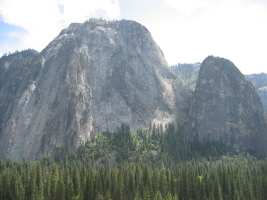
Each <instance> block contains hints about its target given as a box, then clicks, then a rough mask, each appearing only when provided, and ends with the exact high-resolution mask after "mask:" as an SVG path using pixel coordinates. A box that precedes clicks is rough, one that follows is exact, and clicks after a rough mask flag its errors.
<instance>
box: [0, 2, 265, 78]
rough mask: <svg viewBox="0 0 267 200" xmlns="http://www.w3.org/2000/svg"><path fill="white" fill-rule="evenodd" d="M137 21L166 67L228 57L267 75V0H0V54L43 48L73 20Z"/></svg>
mask: <svg viewBox="0 0 267 200" xmlns="http://www.w3.org/2000/svg"><path fill="white" fill-rule="evenodd" d="M91 17H98V18H100V17H101V18H104V19H109V20H113V19H118V20H119V19H129V20H135V21H137V22H139V23H141V24H143V25H144V26H146V27H147V28H148V30H149V31H150V32H151V34H152V36H153V38H154V40H155V41H156V42H157V44H158V45H159V46H160V48H161V49H162V50H163V52H164V55H165V58H166V60H167V61H168V63H169V64H170V65H172V64H177V63H194V62H202V61H203V60H204V59H205V57H207V56H208V55H214V56H220V57H224V58H227V59H229V60H231V61H233V62H234V63H235V65H236V66H237V67H238V68H239V69H240V70H241V72H243V73H244V74H250V73H260V72H265V73H267V55H266V54H267V36H266V35H267V1H266V0H97V1H95V0H75V1H73V0H23V1H21V0H0V56H1V55H2V54H4V53H8V52H14V51H15V50H22V49H27V48H33V49H36V50H38V51H41V50H42V49H43V48H45V46H46V45H47V44H48V43H49V42H51V41H52V40H53V39H54V38H55V37H56V36H57V35H58V34H59V32H60V31H61V30H62V29H63V28H66V27H68V26H69V24H70V23H72V22H84V21H85V20H87V19H89V18H91Z"/></svg>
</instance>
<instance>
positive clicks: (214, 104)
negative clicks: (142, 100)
mask: <svg viewBox="0 0 267 200" xmlns="http://www.w3.org/2000/svg"><path fill="white" fill-rule="evenodd" d="M256 127H257V128H256ZM266 129H267V125H266V119H265V116H264V111H263V107H262V104H261V101H260V98H259V96H258V95H257V93H256V92H255V88H254V86H253V85H252V84H251V83H250V82H248V81H246V80H245V78H244V76H243V75H242V74H241V72H240V71H239V70H238V69H237V68H236V67H235V65H234V64H233V63H232V62H231V61H229V60H227V59H224V58H218V57H213V56H209V57H207V58H206V59H205V60H204V61H203V63H202V66H201V68H200V72H199V77H198V80H197V84H196V90H195V93H194V95H193V99H192V103H191V108H190V114H189V123H188V130H187V133H188V135H187V137H188V138H190V137H191V138H196V139H197V140H199V141H206V140H221V141H223V142H226V143H229V144H232V145H234V146H236V147H237V148H246V149H251V150H253V151H255V152H256V153H257V154H258V155H262V156H265V157H266V156H267V151H266V148H265V147H264V145H265V143H266V141H267V134H266Z"/></svg>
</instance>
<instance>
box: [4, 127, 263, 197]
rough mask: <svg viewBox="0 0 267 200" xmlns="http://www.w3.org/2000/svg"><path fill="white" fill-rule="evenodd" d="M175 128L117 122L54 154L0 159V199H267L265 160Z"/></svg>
mask: <svg viewBox="0 0 267 200" xmlns="http://www.w3.org/2000/svg"><path fill="white" fill-rule="evenodd" d="M182 130H183V128H182V126H181V127H180V128H179V129H178V130H177V131H175V130H174V126H173V124H169V125H168V126H166V127H165V131H163V128H162V127H161V126H158V127H156V126H155V125H151V128H150V129H149V130H147V131H142V130H141V131H138V132H136V133H133V132H131V131H130V128H129V126H128V125H127V124H122V126H121V128H120V129H119V130H118V132H116V133H108V132H107V133H101V134H98V135H96V136H95V137H94V139H92V140H91V141H88V142H87V143H86V144H85V145H84V146H83V147H81V148H80V149H79V150H78V152H77V153H75V154H71V155H68V156H66V157H64V159H62V160H58V161H55V160H54V159H53V158H52V157H48V156H46V157H42V158H40V159H39V160H37V161H35V162H27V161H21V162H19V161H13V160H6V161H0V200H1V199H25V200H26V199H27V200H28V199H38V200H39V199H41V200H42V199H47V200H50V199H51V200H61V199H62V200H63V199H70V200H72V199H76V200H78V199H79V200H81V199H85V200H100V199H104V200H124V199H127V200H135V199H142V200H146V199H151V200H167V199H168V200H178V199H216V200H217V199H227V200H234V199H248V200H253V199H259V200H261V199H262V200H263V199H267V192H266V191H267V160H257V159H256V158H255V157H251V156H250V155H249V154H248V155H246V156H243V155H237V154H235V153H234V150H233V149H232V148H231V147H229V146H227V145H223V144H221V143H219V142H214V141H212V142H208V143H206V144H200V143H198V142H195V143H193V144H189V143H186V142H185V141H184V137H183V131H182Z"/></svg>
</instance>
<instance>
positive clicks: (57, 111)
mask: <svg viewBox="0 0 267 200" xmlns="http://www.w3.org/2000/svg"><path fill="white" fill-rule="evenodd" d="M26 53H28V54H29V55H28V54H27V56H26V55H24V57H23V55H20V56H19V54H13V55H10V56H4V57H2V58H1V59H0V72H1V73H0V112H1V116H0V148H1V149H0V158H1V159H6V158H15V159H23V158H25V159H30V160H34V159H36V158H38V156H40V155H50V154H54V153H55V152H59V153H62V152H69V151H74V150H76V149H77V148H78V147H79V145H81V144H83V143H84V142H85V141H86V140H88V139H90V135H91V134H92V133H93V132H94V133H98V132H101V131H106V130H107V129H108V130H110V131H115V130H116V129H117V127H119V126H120V125H121V123H122V122H126V123H128V124H129V125H130V127H131V128H132V129H133V130H135V129H138V128H141V127H142V128H146V127H147V126H148V125H149V123H150V122H152V123H153V122H154V123H163V124H165V123H168V122H171V121H175V122H183V121H184V120H185V119H186V115H187V108H188V107H187V104H188V99H189V97H190V94H189V92H188V91H187V90H186V89H185V88H184V86H183V85H182V84H181V82H180V81H179V80H178V79H177V77H176V76H175V75H174V74H173V72H172V71H171V70H170V68H169V67H168V65H167V62H166V61H165V58H164V55H163V53H162V52H161V50H160V48H159V47H158V46H157V45H156V43H155V42H154V40H153V39H152V37H151V35H150V33H149V32H148V30H147V29H146V28H145V27H144V26H142V25H140V24H138V23H136V22H133V21H126V20H123V21H114V22H106V21H100V20H90V21H87V22H85V23H83V24H78V23H76V24H71V25H70V27H69V28H67V29H65V30H63V31H62V32H61V33H60V34H59V36H58V37H56V38H55V39H54V40H53V41H52V42H51V43H50V44H49V45H48V46H47V47H46V48H45V49H44V50H43V51H42V52H41V53H36V52H28V51H25V52H24V54H26ZM13 57H18V58H17V60H16V62H15V61H14V59H13Z"/></svg>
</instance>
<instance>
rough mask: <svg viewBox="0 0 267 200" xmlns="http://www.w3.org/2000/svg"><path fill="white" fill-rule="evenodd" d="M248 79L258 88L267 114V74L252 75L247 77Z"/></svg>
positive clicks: (257, 90)
mask: <svg viewBox="0 0 267 200" xmlns="http://www.w3.org/2000/svg"><path fill="white" fill-rule="evenodd" d="M245 77H246V79H247V80H249V81H251V82H252V84H253V85H254V86H255V88H256V92H257V93H258V95H259V96H260V98H261V101H262V105H263V107H264V109H265V114H266V113H267V74H265V73H260V74H250V75H245Z"/></svg>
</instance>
